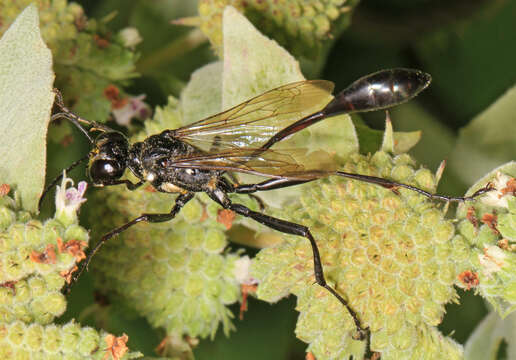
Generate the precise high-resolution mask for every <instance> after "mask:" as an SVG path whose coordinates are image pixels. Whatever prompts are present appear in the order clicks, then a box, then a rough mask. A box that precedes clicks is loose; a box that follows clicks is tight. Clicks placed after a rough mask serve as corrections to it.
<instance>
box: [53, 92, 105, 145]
mask: <svg viewBox="0 0 516 360" xmlns="http://www.w3.org/2000/svg"><path fill="white" fill-rule="evenodd" d="M54 93H55V94H56V100H55V104H56V105H57V106H58V107H59V108H60V109H61V112H60V113H57V114H54V115H53V116H52V118H51V121H54V120H55V119H58V118H65V119H67V120H69V121H70V122H71V123H73V124H74V125H75V126H76V127H77V128H78V129H79V130H81V131H82V133H83V134H84V135H85V136H86V137H87V138H88V140H89V141H90V143H92V144H94V143H95V141H94V140H93V138H92V137H91V136H90V134H89V131H95V130H97V131H103V132H110V131H114V130H113V129H111V128H109V127H107V126H106V125H103V124H100V123H97V122H95V121H90V120H86V119H83V118H81V117H80V116H78V115H76V114H74V113H73V112H72V111H71V110H70V109H68V108H67V107H66V106H65V105H64V102H63V95H62V94H61V92H60V91H59V90H58V89H55V88H54ZM81 123H82V124H85V125H87V126H89V129H88V130H87V129H85V128H84V127H83V126H82V125H81Z"/></svg>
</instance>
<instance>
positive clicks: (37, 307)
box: [0, 196, 88, 324]
mask: <svg viewBox="0 0 516 360" xmlns="http://www.w3.org/2000/svg"><path fill="white" fill-rule="evenodd" d="M87 242H88V233H87V231H86V230H85V229H84V228H82V227H80V226H79V225H77V223H73V224H66V225H65V224H64V223H63V222H61V221H60V220H59V218H54V219H49V220H47V221H45V222H43V223H42V222H40V221H38V220H34V219H32V218H31V216H30V214H29V213H27V212H25V211H22V210H20V208H19V206H18V205H17V201H16V200H14V199H13V198H11V197H9V196H2V197H1V198H0V285H1V287H0V323H11V322H13V321H15V320H21V321H23V322H26V323H30V322H38V323H40V324H49V323H50V322H52V321H53V320H54V318H55V317H56V316H59V315H61V314H62V313H63V312H64V311H65V309H66V300H65V298H64V295H62V294H61V288H62V287H63V285H64V284H65V281H66V279H67V278H69V276H71V272H72V271H73V270H74V268H75V265H76V261H78V260H80V259H81V258H82V257H83V256H84V252H83V251H82V249H83V248H84V247H86V245H87Z"/></svg>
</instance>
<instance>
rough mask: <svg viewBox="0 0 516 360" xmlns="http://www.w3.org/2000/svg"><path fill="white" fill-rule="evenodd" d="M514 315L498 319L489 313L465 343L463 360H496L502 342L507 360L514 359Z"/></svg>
mask: <svg viewBox="0 0 516 360" xmlns="http://www.w3.org/2000/svg"><path fill="white" fill-rule="evenodd" d="M515 339H516V314H512V315H510V316H508V317H507V318H505V319H504V320H502V319H500V317H499V316H498V314H496V313H495V312H491V313H490V314H489V315H487V316H486V317H485V318H484V320H482V322H481V323H480V324H479V325H478V326H477V328H476V329H475V331H474V332H473V334H471V336H470V338H469V339H468V341H467V342H466V346H465V349H464V358H465V359H466V360H477V359H478V360H480V359H482V360H486V359H492V360H494V359H496V358H497V357H496V355H497V353H498V350H499V347H500V345H501V342H502V341H503V340H505V341H506V343H507V359H514V358H516V343H515Z"/></svg>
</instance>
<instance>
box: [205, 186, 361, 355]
mask: <svg viewBox="0 0 516 360" xmlns="http://www.w3.org/2000/svg"><path fill="white" fill-rule="evenodd" d="M207 194H208V195H209V196H210V197H211V198H212V199H213V200H214V201H216V202H217V203H219V204H220V205H221V206H222V207H224V208H225V209H229V210H232V211H234V212H235V213H237V214H239V215H242V216H245V217H248V218H251V219H253V220H255V221H257V222H259V223H260V224H263V225H265V226H267V227H269V228H271V229H274V230H277V231H280V232H282V233H285V234H291V235H298V236H303V237H305V238H306V239H308V241H310V246H311V247H312V254H313V261H314V275H315V282H316V283H317V284H319V285H320V286H322V287H323V288H325V289H326V290H328V291H329V292H330V293H331V294H332V295H333V296H335V297H336V298H337V300H339V302H340V303H341V304H342V305H344V307H345V308H346V309H347V311H348V313H349V314H350V315H351V317H352V318H353V322H354V323H355V326H356V329H357V335H358V336H357V339H360V340H364V339H365V340H366V341H367V347H368V346H369V328H364V327H363V326H362V324H361V323H360V320H359V318H358V315H357V313H356V312H355V311H354V310H353V309H352V308H351V306H350V305H349V304H348V302H347V300H346V299H344V298H343V297H342V296H341V295H339V293H337V291H335V289H333V288H332V287H331V286H330V285H328V284H327V283H326V279H325V278H324V271H323V265H322V261H321V256H320V254H319V248H318V247H317V243H316V242H315V239H314V237H313V236H312V233H311V232H310V230H309V229H308V228H307V227H306V226H304V225H300V224H296V223H293V222H290V221H286V220H281V219H278V218H275V217H272V216H269V215H265V214H263V213H261V212H257V211H253V210H251V209H249V208H248V207H247V206H245V205H241V204H234V203H232V202H231V200H230V199H229V198H228V196H227V194H226V193H225V192H224V191H223V190H221V189H214V190H212V191H209V192H207Z"/></svg>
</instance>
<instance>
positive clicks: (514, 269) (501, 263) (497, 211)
mask: <svg viewBox="0 0 516 360" xmlns="http://www.w3.org/2000/svg"><path fill="white" fill-rule="evenodd" d="M511 175H512V176H514V175H516V174H510V175H509V174H505V173H503V172H498V173H497V174H495V175H493V176H492V177H491V179H489V181H491V183H492V184H493V187H494V189H495V190H493V191H491V192H489V193H488V194H487V195H484V196H483V197H482V199H481V200H480V201H476V202H474V203H471V204H464V205H462V206H461V207H459V209H458V211H457V217H458V219H460V222H459V224H458V229H459V233H460V234H461V235H462V237H463V238H464V239H465V241H466V243H467V244H468V246H469V247H471V248H472V252H471V254H470V257H469V258H468V260H469V261H468V263H467V264H466V265H465V268H466V270H465V273H464V274H462V275H461V276H460V277H459V281H458V285H459V286H461V287H463V288H465V289H474V290H475V292H477V293H479V294H480V295H481V296H483V297H484V298H486V300H487V301H489V303H490V304H491V305H493V307H494V308H495V310H496V311H497V312H498V313H499V314H500V315H501V316H504V317H505V316H507V315H509V314H510V313H511V312H513V311H514V310H516V278H515V276H514V274H516V245H515V244H514V242H515V241H516V236H515V235H516V196H515V191H516V180H515V178H514V177H511ZM486 182H487V180H486ZM484 185H485V184H484Z"/></svg>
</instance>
